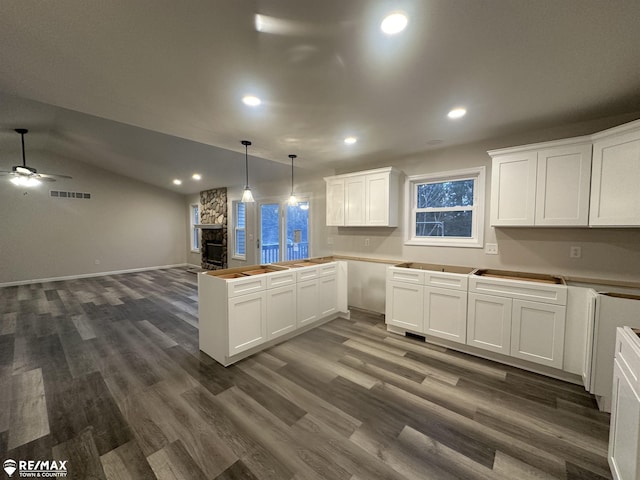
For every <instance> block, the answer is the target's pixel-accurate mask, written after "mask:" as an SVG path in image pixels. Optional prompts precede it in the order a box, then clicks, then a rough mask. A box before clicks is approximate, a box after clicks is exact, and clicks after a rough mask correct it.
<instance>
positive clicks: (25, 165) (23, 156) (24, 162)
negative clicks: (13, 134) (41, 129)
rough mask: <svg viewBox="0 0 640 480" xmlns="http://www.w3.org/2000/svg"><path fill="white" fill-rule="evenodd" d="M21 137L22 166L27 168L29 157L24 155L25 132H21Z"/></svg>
mask: <svg viewBox="0 0 640 480" xmlns="http://www.w3.org/2000/svg"><path fill="white" fill-rule="evenodd" d="M20 138H21V139H22V166H23V167H25V168H27V159H26V158H25V155H24V133H21V134H20Z"/></svg>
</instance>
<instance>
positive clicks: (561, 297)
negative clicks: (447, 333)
mask: <svg viewBox="0 0 640 480" xmlns="http://www.w3.org/2000/svg"><path fill="white" fill-rule="evenodd" d="M469 291H470V292H474V293H482V294H485V295H498V296H501V297H509V298H515V299H519V300H529V301H532V302H543V303H551V304H554V305H566V304H567V287H566V286H565V285H551V284H546V283H536V282H527V281H520V280H507V279H501V278H482V277H479V276H477V275H470V276H469Z"/></svg>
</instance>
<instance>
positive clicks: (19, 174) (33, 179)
mask: <svg viewBox="0 0 640 480" xmlns="http://www.w3.org/2000/svg"><path fill="white" fill-rule="evenodd" d="M15 131H16V132H17V133H19V134H20V137H21V139H22V165H14V166H13V167H12V168H11V171H10V172H9V171H2V170H0V175H11V176H12V177H13V178H12V179H11V183H13V184H15V185H19V186H23V187H34V186H36V185H40V182H55V181H56V178H71V177H70V176H68V175H57V174H54V173H38V171H37V170H36V169H35V168H33V167H28V166H27V161H26V159H25V155H24V134H25V133H27V132H29V130H27V129H26V128H16V129H15Z"/></svg>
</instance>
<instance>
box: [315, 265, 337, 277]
mask: <svg viewBox="0 0 640 480" xmlns="http://www.w3.org/2000/svg"><path fill="white" fill-rule="evenodd" d="M317 268H318V271H319V272H320V276H322V277H325V276H327V275H333V274H335V273H336V272H337V271H338V264H337V263H335V262H331V263H325V264H323V265H320V266H319V267H317Z"/></svg>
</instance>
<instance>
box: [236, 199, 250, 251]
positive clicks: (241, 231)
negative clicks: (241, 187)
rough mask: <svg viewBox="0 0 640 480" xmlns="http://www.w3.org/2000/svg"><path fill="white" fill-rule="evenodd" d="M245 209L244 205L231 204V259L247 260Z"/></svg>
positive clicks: (239, 203) (240, 203)
mask: <svg viewBox="0 0 640 480" xmlns="http://www.w3.org/2000/svg"><path fill="white" fill-rule="evenodd" d="M246 228H247V208H246V204H245V203H242V202H238V201H234V202H233V258H237V259H239V260H246V258H247V235H246Z"/></svg>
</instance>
